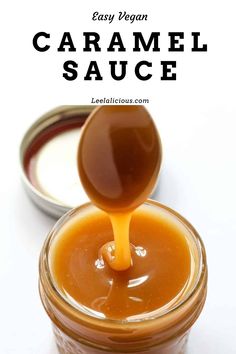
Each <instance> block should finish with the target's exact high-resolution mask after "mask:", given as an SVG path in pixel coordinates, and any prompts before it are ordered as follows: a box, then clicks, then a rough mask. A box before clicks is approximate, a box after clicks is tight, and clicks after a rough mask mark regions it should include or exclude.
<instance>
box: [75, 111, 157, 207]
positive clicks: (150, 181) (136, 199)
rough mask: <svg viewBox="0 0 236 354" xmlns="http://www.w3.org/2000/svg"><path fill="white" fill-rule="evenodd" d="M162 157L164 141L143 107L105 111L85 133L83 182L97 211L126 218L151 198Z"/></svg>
mask: <svg viewBox="0 0 236 354" xmlns="http://www.w3.org/2000/svg"><path fill="white" fill-rule="evenodd" d="M161 157H162V149H161V142H160V137H159V135H158V132H157V130H156V128H155V125H154V122H153V120H152V119H151V117H150V115H149V113H148V112H147V110H146V109H145V108H144V107H143V106H101V107H98V108H97V109H95V111H94V112H93V113H92V115H91V116H90V118H89V119H88V121H87V122H86V124H85V127H84V129H83V133H82V136H81V140H80V145H79V151H78V167H79V174H80V179H81V182H82V184H83V187H84V189H85V191H86V192H87V194H88V196H89V198H90V200H91V201H92V202H93V203H94V204H95V205H97V206H98V207H99V208H101V209H103V210H106V211H107V212H108V211H109V212H122V213H123V212H124V211H127V210H134V209H135V208H136V207H137V206H139V205H140V204H142V203H143V202H144V201H145V200H146V199H147V197H148V196H149V195H150V193H151V192H152V190H153V188H154V185H155V183H156V179H157V176H158V173H159V169H160V164H161Z"/></svg>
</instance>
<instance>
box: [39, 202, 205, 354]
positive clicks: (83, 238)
mask: <svg viewBox="0 0 236 354" xmlns="http://www.w3.org/2000/svg"><path fill="white" fill-rule="evenodd" d="M75 225H77V226H76V229H77V230H76V229H75ZM148 225H149V226H148ZM96 230H97V232H96ZM76 231H77V237H76ZM111 237H112V226H111V223H110V220H109V217H108V216H107V214H106V213H104V212H103V211H101V210H99V209H97V208H96V207H95V206H93V205H91V204H85V205H83V206H81V207H79V208H77V209H73V210H72V211H70V212H69V213H67V214H66V215H65V216H63V217H62V218H61V219H60V220H59V222H58V223H57V224H56V225H55V227H54V229H53V230H52V231H51V233H50V234H49V236H48V238H47V240H46V242H45V244H44V247H43V249H42V252H41V257H40V293H41V298H42V302H43V304H44V307H45V309H46V311H47V313H48V315H49V316H50V318H51V320H52V322H53V328H54V333H55V336H56V341H57V345H58V348H59V352H60V353H61V354H77V353H88V354H105V353H107V352H110V353H141V354H144V353H151V354H154V353H157V354H183V353H184V352H185V347H186V342H187V337H188V333H189V330H190V328H191V326H192V325H193V324H194V322H195V321H196V319H197V318H198V316H199V314H200V312H201V310H202V307H203V305H204V302H205V298H206V283H207V265H206V256H205V250H204V246H203V244H202V241H201V239H200V237H199V235H198V234H197V232H196V230H194V228H193V227H192V226H191V225H190V224H189V223H188V222H187V221H186V220H185V219H184V218H183V217H182V216H180V215H178V214H177V213H176V212H174V211H173V210H171V209H169V208H167V207H165V206H163V205H161V204H159V203H157V202H154V201H151V200H150V201H147V202H145V203H144V204H143V205H142V206H141V207H139V208H138V209H137V210H136V211H135V212H134V215H133V218H132V221H131V224H130V240H131V243H132V245H136V246H135V248H134V246H133V248H132V251H131V252H134V254H133V261H134V264H135V266H134V268H132V267H131V268H130V269H129V270H127V271H122V272H117V271H114V270H112V269H111V268H110V267H109V265H106V264H105V263H103V262H100V261H99V258H98V254H97V248H99V247H100V245H102V244H103V243H104V242H106V241H107V240H108V239H110V238H111ZM153 243H156V246H153ZM158 245H159V247H157V246H158ZM178 250H179V254H178ZM145 251H146V252H145ZM173 254H174V255H173ZM78 255H80V257H78ZM167 265H168V266H167ZM150 266H151V267H150Z"/></svg>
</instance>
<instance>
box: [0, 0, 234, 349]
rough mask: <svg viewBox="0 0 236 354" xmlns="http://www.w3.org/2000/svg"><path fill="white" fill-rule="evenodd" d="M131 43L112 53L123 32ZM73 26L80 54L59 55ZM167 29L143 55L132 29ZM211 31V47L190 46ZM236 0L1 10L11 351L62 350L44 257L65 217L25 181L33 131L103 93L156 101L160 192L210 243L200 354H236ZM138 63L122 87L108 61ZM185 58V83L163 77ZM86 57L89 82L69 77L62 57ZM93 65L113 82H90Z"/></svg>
mask: <svg viewBox="0 0 236 354" xmlns="http://www.w3.org/2000/svg"><path fill="white" fill-rule="evenodd" d="M123 10H126V11H127V12H130V13H147V14H148V21H147V22H145V23H137V24H132V25H131V24H129V23H118V22H117V21H115V22H114V23H113V24H111V25H108V24H107V23H92V21H91V16H92V13H93V12H94V11H100V12H101V13H115V14H117V12H118V11H123ZM41 30H42V31H48V32H50V33H51V42H50V44H51V46H52V48H51V50H50V51H49V52H48V53H38V52H36V51H35V50H34V49H33V47H32V37H33V35H34V34H35V33H36V32H38V31H41ZM117 30H118V31H120V32H121V34H122V35H123V38H124V42H125V45H126V46H127V48H129V50H128V51H127V53H122V54H119V55H117V54H108V53H107V52H106V51H105V48H106V46H107V45H108V42H109V38H110V37H111V33H112V32H113V31H117ZM64 31H71V33H72V35H73V38H74V42H75V45H76V46H77V47H78V52H77V53H57V52H56V48H57V46H58V45H59V42H60V37H61V35H62V33H63V32H64ZM83 31H97V32H99V33H100V35H101V46H102V48H104V50H102V52H101V53H97V54H94V53H90V54H83V53H82V51H81V48H82V47H83V37H82V32H83ZM133 31H142V32H143V34H144V35H145V34H147V35H148V34H149V33H150V32H151V31H160V32H161V42H160V43H161V52H160V53H140V54H137V53H136V54H132V52H131V50H130V48H132V45H133V44H132V32H133ZM168 31H184V32H185V37H186V40H185V42H184V43H185V52H184V53H176V54H173V53H172V54H171V55H170V54H168V51H167V48H168V41H167V39H168V37H167V32H168ZM192 31H200V32H201V38H202V41H203V42H206V43H207V44H208V52H207V53H191V50H190V49H191V40H190V39H191V37H190V33H191V32H192ZM235 35H236V25H235V10H234V1H227V0H226V1H217V0H214V1H206V0H205V1H185V2H184V1H153V2H151V1H146V2H140V4H139V3H138V1H123V0H119V1H118V2H111V1H109V2H108V1H107V2H105V1H99V2H98V1H96V2H95V1H94V2H92V1H87V2H81V1H42V0H41V1H37V2H36V1H26V0H21V1H8V2H5V4H4V5H3V9H1V42H0V43H1V57H0V60H1V80H0V85H1V116H0V119H1V129H0V144H1V145H0V154H1V160H0V161H1V172H0V178H1V183H0V192H1V215H0V225H1V236H0V237H1V244H0V287H1V292H0V338H1V341H0V352H1V353H3V354H54V353H56V349H55V347H54V343H53V338H52V334H51V328H50V323H49V320H48V318H47V316H46V314H45V313H44V310H43V308H42V306H41V303H40V300H39V296H38V288H37V281H38V269H37V266H38V256H39V252H40V248H41V246H42V243H43V241H44V239H45V236H46V234H47V232H48V231H49V229H50V228H51V226H52V225H53V224H54V220H53V219H51V218H50V217H48V216H46V215H44V214H43V213H42V212H41V211H39V210H37V209H36V207H35V206H33V205H32V204H31V202H30V201H29V200H28V198H27V197H26V195H25V193H24V191H23V189H22V186H21V183H20V178H19V167H18V148H19V143H20V139H21V136H22V135H23V133H24V131H25V129H26V128H28V126H29V125H30V124H31V123H32V122H33V121H34V120H35V119H36V118H37V117H38V116H40V115H41V114H43V113H44V112H45V111H47V110H49V109H51V108H53V107H55V106H58V105H61V104H89V103H90V102H91V98H92V97H96V98H100V97H104V96H106V97H118V98H119V97H124V98H136V97H138V98H139V97H140V98H149V99H150V104H149V105H147V108H148V109H149V110H150V112H151V113H152V115H153V117H154V119H155V121H156V124H157V126H158V128H159V131H160V134H161V137H162V141H163V145H164V163H163V168H162V175H161V179H160V184H159V190H158V193H157V195H156V197H157V199H158V200H159V201H161V202H162V203H164V204H167V205H169V206H170V207H172V208H174V209H176V210H177V211H178V212H180V213H181V214H183V215H184V216H185V217H186V218H187V219H189V221H190V222H191V223H192V224H193V225H194V226H195V227H196V229H197V230H198V231H199V233H200V235H201V236H202V238H203V240H204V243H205V245H206V249H207V255H208V264H209V293H208V299H207V303H206V306H205V308H204V311H203V313H202V315H201V317H200V319H199V320H198V321H197V323H196V325H195V326H194V329H193V330H192V334H191V337H190V342H189V353H190V354H223V353H226V354H233V353H236V346H235V330H236V325H235V318H236V305H235V299H236V286H235V269H236V256H235V255H236V226H235V200H236V188H235V183H236V157H235V155H236V138H235V134H236V124H235V120H236V99H235V82H236V81H235V79H236V69H235V65H236V64H235V63H236V52H235ZM116 58H117V60H118V59H120V60H122V59H124V60H126V59H128V61H129V69H128V73H127V78H126V79H124V80H123V81H122V82H114V81H113V80H112V79H111V78H110V77H109V70H108V65H107V64H108V61H109V60H112V59H114V60H115V59H116ZM168 58H170V59H173V60H177V81H175V82H161V81H160V79H159V77H160V60H166V59H168ZM69 59H74V60H77V61H78V63H79V68H80V70H81V71H80V74H79V78H78V79H77V80H76V81H74V82H67V81H65V80H64V79H63V78H62V64H63V62H64V61H65V60H69ZM143 59H147V60H150V61H153V78H152V79H151V80H150V81H148V82H140V81H138V80H137V79H136V78H135V76H134V75H133V66H134V64H135V63H136V62H137V61H139V60H143ZM89 60H97V61H98V63H99V64H100V67H101V71H102V74H103V76H104V80H103V81H102V82H95V83H94V82H87V83H85V82H83V80H82V77H83V75H84V74H85V71H86V66H87V65H88V61H89Z"/></svg>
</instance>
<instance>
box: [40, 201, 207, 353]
mask: <svg viewBox="0 0 236 354" xmlns="http://www.w3.org/2000/svg"><path fill="white" fill-rule="evenodd" d="M145 205H147V206H148V208H149V209H150V212H152V213H153V212H156V213H157V217H158V211H160V208H161V209H162V210H164V211H165V212H166V213H168V217H170V218H174V220H178V221H179V222H181V224H182V225H183V226H184V228H186V230H187V232H186V233H185V237H187V240H186V241H187V244H188V247H189V251H190V254H191V275H190V280H189V282H188V286H187V288H186V289H185V291H184V292H183V293H182V294H181V296H180V298H179V299H178V301H177V302H174V303H173V302H170V303H169V304H167V305H166V306H164V308H162V309H161V310H157V311H156V312H155V314H153V313H152V314H149V313H144V314H142V315H139V316H138V320H129V319H126V320H110V319H107V318H97V317H96V316H92V315H91V314H88V313H86V311H84V310H83V306H81V307H79V306H75V305H74V304H73V303H72V302H70V301H69V300H68V299H67V298H66V297H65V296H63V293H62V292H61V291H60V289H59V288H58V287H57V284H56V283H55V280H54V279H53V274H52V271H51V269H50V257H51V247H52V243H53V242H56V241H57V236H58V233H59V230H60V229H61V228H62V227H63V226H65V225H66V223H67V222H69V221H70V219H71V218H73V217H75V216H76V218H77V219H78V222H79V219H80V217H83V215H84V213H91V212H93V210H94V208H95V206H93V205H92V204H90V203H88V204H85V205H82V206H80V207H78V208H75V209H72V210H71V211H69V212H68V213H67V214H65V215H64V216H63V217H62V218H61V219H60V220H59V221H58V222H57V223H56V225H55V226H54V228H53V229H52V231H51V232H50V233H49V235H48V237H47V239H46V241H45V243H44V246H43V248H42V251H41V255H40V266H39V273H40V274H39V290H40V295H41V299H42V303H43V305H44V308H45V310H46V312H47V314H48V316H49V317H50V319H51V322H52V325H53V331H54V335H55V340H56V344H57V347H58V350H59V353H60V354H105V353H139V354H144V353H145V354H146V353H147V354H154V353H155V354H184V353H185V351H186V344H187V340H188V335H189V331H190V329H191V327H192V325H193V324H194V323H195V321H196V320H197V318H198V316H199V315H200V313H201V311H202V308H203V305H204V303H205V299H206V289H207V263H206V254H205V249H204V245H203V243H202V240H201V238H200V236H199V235H198V233H197V231H196V230H195V229H194V228H193V226H192V225H191V224H190V223H189V222H188V221H187V220H186V219H184V218H183V217H182V216H181V215H179V214H178V213H176V212H175V211H173V210H172V209H170V208H168V207H166V206H164V205H162V204H160V203H158V202H156V201H153V200H148V201H147V202H146V203H145ZM82 286H83V284H81V287H82Z"/></svg>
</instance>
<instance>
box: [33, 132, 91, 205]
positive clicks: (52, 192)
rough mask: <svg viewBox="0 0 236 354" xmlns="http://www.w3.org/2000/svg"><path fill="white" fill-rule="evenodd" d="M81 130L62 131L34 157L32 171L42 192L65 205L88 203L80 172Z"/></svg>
mask: <svg viewBox="0 0 236 354" xmlns="http://www.w3.org/2000/svg"><path fill="white" fill-rule="evenodd" d="M80 132H81V129H80V128H76V129H72V130H69V131H66V132H62V133H60V134H58V135H56V136H55V137H53V138H52V139H51V140H49V141H48V142H46V144H44V145H43V146H42V147H41V148H40V149H39V151H38V152H37V154H36V155H35V157H34V164H33V165H34V168H33V171H32V172H31V174H32V176H33V179H34V181H36V183H37V186H38V188H39V190H40V191H42V192H43V194H45V195H46V196H48V197H50V198H52V199H53V200H55V201H59V203H62V204H63V205H66V206H67V205H69V206H71V207H76V206H78V204H83V203H87V202H88V201H89V198H88V197H87V195H86V193H85V191H84V189H83V187H82V185H81V183H80V180H79V179H78V170H77V150H78V143H79V139H80Z"/></svg>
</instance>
